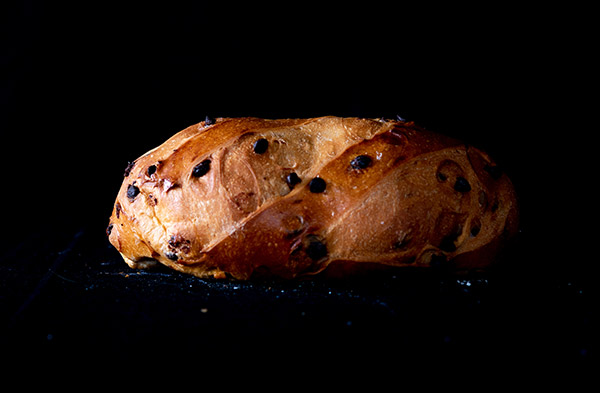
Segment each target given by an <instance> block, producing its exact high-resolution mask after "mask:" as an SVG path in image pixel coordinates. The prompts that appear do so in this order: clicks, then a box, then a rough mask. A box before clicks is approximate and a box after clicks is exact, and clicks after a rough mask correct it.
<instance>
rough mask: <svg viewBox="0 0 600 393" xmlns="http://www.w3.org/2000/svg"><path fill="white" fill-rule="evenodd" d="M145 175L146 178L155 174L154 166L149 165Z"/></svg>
mask: <svg viewBox="0 0 600 393" xmlns="http://www.w3.org/2000/svg"><path fill="white" fill-rule="evenodd" d="M146 173H147V174H148V176H152V175H153V174H154V173H156V165H150V166H149V167H148V169H147V170H146Z"/></svg>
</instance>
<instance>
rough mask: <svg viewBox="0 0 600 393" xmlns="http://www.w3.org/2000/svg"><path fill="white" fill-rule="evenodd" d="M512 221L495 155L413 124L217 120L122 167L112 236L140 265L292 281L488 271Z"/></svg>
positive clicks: (510, 198)
mask: <svg viewBox="0 0 600 393" xmlns="http://www.w3.org/2000/svg"><path fill="white" fill-rule="evenodd" d="M315 179H316V180H315ZM517 220H518V213H517V202H516V197H515V193H514V189H513V186H512V184H511V182H510V180H509V179H508V177H507V176H506V175H505V174H503V173H502V172H501V171H500V170H499V168H498V167H497V166H496V164H495V163H494V162H492V160H491V159H490V157H488V155H487V154H485V153H484V152H482V151H480V150H478V149H476V148H474V147H471V146H467V145H465V144H463V143H461V142H459V141H457V140H454V139H451V138H448V137H445V136H443V135H439V134H435V133H432V132H430V131H427V130H424V129H422V128H419V127H417V126H415V125H414V124H413V123H408V122H402V121H392V120H384V119H360V118H340V117H321V118H314V119H280V120H267V119H257V118H219V119H216V120H212V121H206V122H202V123H199V124H196V125H193V126H190V127H188V128H186V129H185V130H183V131H181V132H179V133H177V134H175V135H174V136H173V137H171V138H170V139H168V140H167V141H166V142H165V143H163V144H162V145H160V146H159V147H157V148H155V149H153V150H151V151H149V152H148V153H146V154H145V155H143V156H142V157H140V158H138V159H137V160H136V161H135V162H133V163H132V164H131V165H130V166H129V167H128V168H127V169H126V172H125V179H124V182H123V185H122V186H121V189H120V190H119V193H118V195H117V199H116V203H115V206H114V209H113V212H112V215H111V218H110V223H109V226H108V229H107V233H108V236H109V240H110V242H111V243H112V244H113V245H114V247H115V248H116V249H117V250H118V251H119V252H120V253H121V255H122V256H123V258H124V259H125V261H126V262H127V264H128V265H129V266H131V267H132V268H146V267H150V266H153V265H155V264H156V263H162V264H164V265H166V266H169V267H171V268H173V269H176V270H178V271H181V272H185V273H190V274H193V275H196V276H199V277H215V278H225V277H228V276H231V277H233V278H236V279H249V278H250V277H252V276H253V275H259V274H268V275H276V276H280V277H283V278H294V277H298V276H305V275H311V274H316V273H319V272H322V271H324V270H326V271H328V272H330V273H332V274H345V273H348V272H353V271H357V270H361V269H363V268H366V267H368V268H372V267H382V266H432V265H439V264H445V263H449V262H450V261H451V262H452V265H453V266H456V267H460V268H477V267H484V266H486V265H488V264H490V263H491V262H492V261H493V257H494V256H495V255H496V254H497V252H498V251H499V249H500V247H502V245H503V244H504V242H505V241H506V240H507V239H508V238H510V237H511V236H512V235H513V234H514V233H515V232H516V231H517Z"/></svg>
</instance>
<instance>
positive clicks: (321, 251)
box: [306, 239, 327, 261]
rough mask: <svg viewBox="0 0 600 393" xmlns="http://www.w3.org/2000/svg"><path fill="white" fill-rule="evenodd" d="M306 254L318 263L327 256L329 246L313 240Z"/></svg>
mask: <svg viewBox="0 0 600 393" xmlns="http://www.w3.org/2000/svg"><path fill="white" fill-rule="evenodd" d="M306 254H307V255H308V256H309V257H310V259H312V260H313V261H318V260H319V259H321V258H324V257H326V256H327V246H326V245H325V244H324V243H323V242H321V241H320V240H316V239H314V240H311V241H310V243H309V244H308V247H306Z"/></svg>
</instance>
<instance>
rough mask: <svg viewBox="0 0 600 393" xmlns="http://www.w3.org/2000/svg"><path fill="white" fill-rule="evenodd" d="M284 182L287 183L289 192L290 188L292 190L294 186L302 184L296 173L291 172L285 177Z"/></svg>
mask: <svg viewBox="0 0 600 393" xmlns="http://www.w3.org/2000/svg"><path fill="white" fill-rule="evenodd" d="M285 182H286V183H287V185H288V187H290V190H291V189H292V188H294V187H295V186H296V184H300V183H301V182H302V180H301V179H300V177H298V175H297V174H296V172H292V173H290V174H289V175H287V176H286V177H285Z"/></svg>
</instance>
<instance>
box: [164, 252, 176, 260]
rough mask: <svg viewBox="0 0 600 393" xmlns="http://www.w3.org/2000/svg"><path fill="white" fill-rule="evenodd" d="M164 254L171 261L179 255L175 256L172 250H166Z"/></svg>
mask: <svg viewBox="0 0 600 393" xmlns="http://www.w3.org/2000/svg"><path fill="white" fill-rule="evenodd" d="M165 256H166V257H167V258H169V259H170V260H172V261H176V260H178V259H179V257H178V256H177V254H175V253H174V252H166V253H165Z"/></svg>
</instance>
